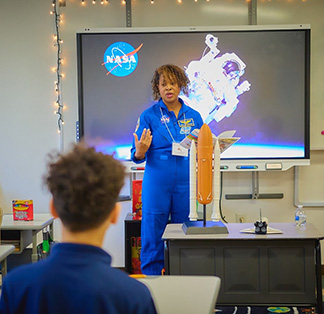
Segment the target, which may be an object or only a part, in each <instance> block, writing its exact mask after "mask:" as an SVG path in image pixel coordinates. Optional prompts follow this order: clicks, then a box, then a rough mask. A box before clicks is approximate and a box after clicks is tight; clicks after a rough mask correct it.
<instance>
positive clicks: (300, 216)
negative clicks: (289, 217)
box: [295, 205, 306, 227]
mask: <svg viewBox="0 0 324 314" xmlns="http://www.w3.org/2000/svg"><path fill="white" fill-rule="evenodd" d="M305 225H306V212H305V210H304V208H303V206H302V205H298V207H297V209H296V212H295V226H296V227H303V226H305Z"/></svg>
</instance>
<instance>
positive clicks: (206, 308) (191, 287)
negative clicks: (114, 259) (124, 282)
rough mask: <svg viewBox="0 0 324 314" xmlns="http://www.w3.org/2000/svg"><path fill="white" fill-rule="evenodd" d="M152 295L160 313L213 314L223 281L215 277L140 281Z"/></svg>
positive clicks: (158, 277) (160, 278)
mask: <svg viewBox="0 0 324 314" xmlns="http://www.w3.org/2000/svg"><path fill="white" fill-rule="evenodd" d="M137 280H139V281H140V282H142V283H143V284H145V285H146V286H147V287H148V288H149V290H150V292H151V295H152V298H153V300H154V304H155V307H156V310H157V312H158V314H173V313H177V314H182V313H184V314H197V313H199V314H210V313H214V309H215V305H216V300H217V297H218V293H219V289H220V283H221V280H220V278H218V277H214V276H157V277H155V276H148V277H144V278H137Z"/></svg>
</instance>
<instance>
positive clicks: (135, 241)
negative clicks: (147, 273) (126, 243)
mask: <svg viewBox="0 0 324 314" xmlns="http://www.w3.org/2000/svg"><path fill="white" fill-rule="evenodd" d="M131 243H132V268H131V273H132V274H141V273H142V270H141V248H142V245H141V243H142V242H141V237H132V238H131Z"/></svg>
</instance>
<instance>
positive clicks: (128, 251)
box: [125, 213, 141, 274]
mask: <svg viewBox="0 0 324 314" xmlns="http://www.w3.org/2000/svg"><path fill="white" fill-rule="evenodd" d="M140 236H141V220H138V219H133V215H132V214H131V213H128V214H127V215H126V218H125V271H126V272H127V273H129V274H131V273H132V238H133V237H140Z"/></svg>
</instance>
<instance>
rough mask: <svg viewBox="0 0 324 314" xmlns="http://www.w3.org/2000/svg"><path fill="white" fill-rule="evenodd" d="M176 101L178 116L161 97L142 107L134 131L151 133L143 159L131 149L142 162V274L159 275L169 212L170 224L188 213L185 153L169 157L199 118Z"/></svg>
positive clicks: (201, 122) (177, 221)
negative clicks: (174, 144)
mask: <svg viewBox="0 0 324 314" xmlns="http://www.w3.org/2000/svg"><path fill="white" fill-rule="evenodd" d="M179 101H180V102H181V104H182V107H181V109H180V111H179V114H178V118H176V116H175V114H174V112H173V111H169V110H168V108H167V106H166V105H165V104H164V102H163V101H162V99H160V100H159V102H158V103H156V104H154V105H153V106H152V107H150V108H148V109H147V110H145V111H144V112H143V113H142V114H141V116H140V118H139V121H138V123H137V127H136V131H135V132H136V134H137V136H138V138H139V139H140V137H141V135H142V133H143V129H144V128H146V129H150V130H151V133H152V135H153V138H152V143H151V146H150V148H149V149H148V151H147V152H146V156H145V158H144V159H143V160H138V159H136V158H135V156H134V155H135V151H136V148H135V142H134V141H133V147H132V149H131V158H132V160H133V161H134V162H135V163H141V162H144V161H146V166H145V172H144V178H143V187H142V189H143V190H142V224H141V225H142V227H141V238H142V249H141V267H142V272H143V273H144V274H146V275H160V274H161V271H162V269H163V267H164V258H163V242H162V240H161V237H162V234H163V232H164V229H165V227H166V225H167V223H168V220H169V216H170V214H171V223H182V222H184V221H186V220H188V215H189V156H188V157H183V156H173V155H172V142H173V139H174V141H175V142H177V143H179V142H181V140H183V139H184V138H185V137H186V135H187V134H189V133H190V132H191V131H193V130H194V129H200V128H201V126H202V125H203V120H202V118H201V116H200V114H199V112H198V111H196V110H194V109H192V108H190V107H188V106H187V105H185V104H184V102H183V101H182V99H181V98H179ZM166 125H167V126H168V127H166ZM168 129H169V130H168ZM169 131H170V133H171V134H172V137H173V139H172V137H171V135H170V133H169Z"/></svg>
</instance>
